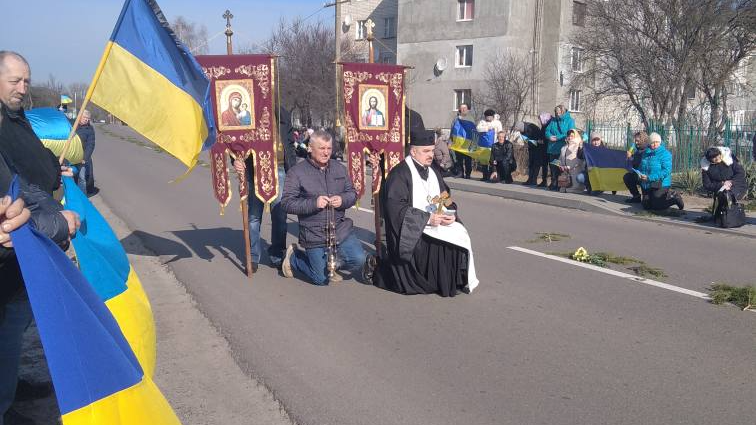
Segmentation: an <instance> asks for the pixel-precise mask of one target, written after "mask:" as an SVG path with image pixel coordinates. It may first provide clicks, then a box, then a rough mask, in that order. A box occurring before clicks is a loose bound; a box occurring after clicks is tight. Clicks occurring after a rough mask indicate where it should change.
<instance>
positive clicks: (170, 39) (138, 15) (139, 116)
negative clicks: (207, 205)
mask: <svg viewBox="0 0 756 425" xmlns="http://www.w3.org/2000/svg"><path fill="white" fill-rule="evenodd" d="M87 98H91V100H92V101H93V102H94V103H96V104H98V105H100V106H101V107H102V108H104V109H106V110H107V111H109V112H110V113H112V114H113V115H115V116H116V117H118V118H119V119H120V120H122V121H123V122H125V123H126V124H128V125H129V126H131V127H132V128H133V129H134V130H136V131H137V132H138V133H140V134H142V135H143V136H144V137H146V138H148V139H149V140H151V141H152V142H153V143H155V144H157V145H159V146H160V147H162V148H163V149H165V150H166V151H168V152H169V153H170V154H171V155H173V156H175V157H176V158H178V159H179V160H180V161H181V162H183V163H184V164H185V165H186V166H187V167H190V168H191V167H193V166H194V165H195V164H196V163H197V159H198V158H199V154H200V152H201V151H202V150H203V148H204V149H206V148H208V147H210V145H212V144H213V142H214V141H215V136H214V130H213V118H212V115H211V107H210V82H209V81H208V79H207V78H206V77H205V75H204V73H203V72H202V69H201V68H200V66H199V64H198V63H197V61H196V60H195V59H194V56H192V54H191V53H190V52H189V50H188V49H187V48H186V47H185V46H184V45H183V44H182V43H181V42H180V41H179V40H178V39H177V38H176V36H175V35H174V34H173V31H172V30H171V29H170V27H169V25H168V22H167V21H166V19H165V16H164V15H163V12H162V11H161V10H160V8H159V7H158V5H157V3H156V2H155V1H154V0H126V2H125V4H124V5H123V10H121V16H120V17H119V18H118V22H117V23H116V26H115V29H114V30H113V34H112V35H111V36H110V41H109V42H108V44H107V46H106V47H105V53H104V54H103V56H102V59H101V60H100V64H99V66H98V67H97V72H96V73H95V77H94V79H93V83H92V84H91V85H90V87H89V92H88V93H87Z"/></svg>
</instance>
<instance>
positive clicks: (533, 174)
mask: <svg viewBox="0 0 756 425" xmlns="http://www.w3.org/2000/svg"><path fill="white" fill-rule="evenodd" d="M539 171H540V172H541V180H542V181H543V182H546V178H547V177H548V175H549V157H548V154H547V153H546V149H545V145H544V149H530V150H528V183H531V184H536V183H538V172H539ZM544 184H545V183H544Z"/></svg>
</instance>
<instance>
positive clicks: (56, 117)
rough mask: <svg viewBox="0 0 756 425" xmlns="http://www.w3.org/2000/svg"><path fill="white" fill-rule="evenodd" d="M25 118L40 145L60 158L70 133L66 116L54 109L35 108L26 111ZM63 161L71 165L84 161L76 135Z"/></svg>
mask: <svg viewBox="0 0 756 425" xmlns="http://www.w3.org/2000/svg"><path fill="white" fill-rule="evenodd" d="M26 118H27V119H28V120H29V122H30V123H31V126H32V129H33V130H34V133H35V134H36V135H37V137H39V139H40V140H41V141H42V144H43V145H45V147H46V148H47V149H50V150H51V151H52V153H54V154H55V156H60V155H61V154H62V153H63V150H64V149H65V148H66V142H67V141H68V135H69V134H70V133H71V123H70V122H68V118H66V115H65V114H64V113H63V112H61V111H59V110H57V109H55V108H35V109H31V110H28V111H26ZM65 159H67V160H68V162H70V163H71V164H80V163H81V161H82V160H83V159H84V147H83V146H82V145H81V139H79V136H78V135H76V134H74V137H73V140H71V146H70V147H69V148H68V151H67V152H66V157H65Z"/></svg>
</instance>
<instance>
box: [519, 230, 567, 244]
mask: <svg viewBox="0 0 756 425" xmlns="http://www.w3.org/2000/svg"><path fill="white" fill-rule="evenodd" d="M536 235H538V237H537V238H535V239H531V240H529V241H527V242H528V243H538V242H546V243H551V242H559V241H562V240H565V239H569V238H570V237H571V236H570V235H565V234H564V233H551V232H536Z"/></svg>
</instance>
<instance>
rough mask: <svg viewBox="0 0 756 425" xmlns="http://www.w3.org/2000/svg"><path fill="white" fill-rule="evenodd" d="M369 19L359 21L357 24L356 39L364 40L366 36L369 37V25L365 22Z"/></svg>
mask: <svg viewBox="0 0 756 425" xmlns="http://www.w3.org/2000/svg"><path fill="white" fill-rule="evenodd" d="M366 22H367V20H364V21H357V25H356V26H355V29H354V30H355V34H354V39H355V40H364V39H365V37H367V27H366V26H365V23H366Z"/></svg>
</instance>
